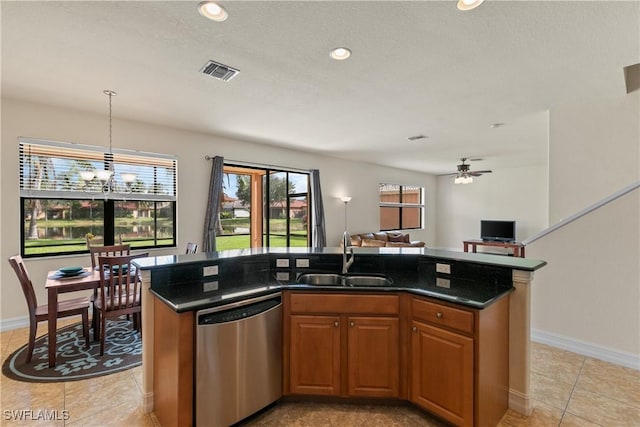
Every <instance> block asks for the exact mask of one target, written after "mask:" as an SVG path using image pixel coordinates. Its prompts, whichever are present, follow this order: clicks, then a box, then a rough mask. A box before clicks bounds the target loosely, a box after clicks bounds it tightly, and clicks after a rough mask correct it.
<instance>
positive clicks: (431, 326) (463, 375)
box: [410, 297, 509, 426]
mask: <svg viewBox="0 0 640 427" xmlns="http://www.w3.org/2000/svg"><path fill="white" fill-rule="evenodd" d="M411 317H412V320H411V357H410V359H411V360H410V365H411V366H410V369H411V386H410V400H411V401H412V402H413V403H415V404H416V405H418V406H421V407H422V408H424V409H426V410H428V411H429V412H432V413H434V414H437V415H439V416H440V417H442V418H444V419H445V420H447V421H450V422H451V423H453V424H455V425H459V426H473V425H476V426H485V425H496V424H497V423H498V422H499V421H500V419H501V418H502V416H503V415H504V413H505V412H506V410H507V407H508V390H509V298H502V299H500V300H498V301H496V302H495V303H494V304H492V305H490V306H488V307H486V308H484V309H482V310H474V309H470V308H461V307H454V306H453V305H451V304H447V303H442V302H439V301H436V300H432V299H429V298H421V297H413V299H412V302H411Z"/></svg>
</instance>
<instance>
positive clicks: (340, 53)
mask: <svg viewBox="0 0 640 427" xmlns="http://www.w3.org/2000/svg"><path fill="white" fill-rule="evenodd" d="M329 56H331V57H332V58H333V59H335V60H336V61H343V60H345V59H347V58H348V57H350V56H351V50H350V49H348V48H346V47H337V48H335V49H333V50H332V51H331V52H330V53H329Z"/></svg>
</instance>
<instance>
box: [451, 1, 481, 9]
mask: <svg viewBox="0 0 640 427" xmlns="http://www.w3.org/2000/svg"><path fill="white" fill-rule="evenodd" d="M482 2H484V0H458V5H457V7H458V10H464V11H466V10H472V9H475V8H476V7H478V6H480V5H481V4H482Z"/></svg>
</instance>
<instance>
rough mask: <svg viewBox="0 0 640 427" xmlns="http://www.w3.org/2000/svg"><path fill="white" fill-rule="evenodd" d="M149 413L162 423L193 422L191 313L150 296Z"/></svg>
mask: <svg viewBox="0 0 640 427" xmlns="http://www.w3.org/2000/svg"><path fill="white" fill-rule="evenodd" d="M153 309H154V310H153V314H154V328H153V412H154V414H155V415H156V417H157V418H158V421H160V424H161V425H163V426H178V427H181V426H184V427H190V426H192V425H193V405H194V398H193V388H194V377H193V376H194V372H195V370H194V354H193V348H194V343H195V320H194V319H195V314H194V312H192V311H187V312H185V313H176V312H175V311H173V310H172V309H171V308H169V307H168V306H167V305H166V304H165V303H163V302H162V301H160V300H159V299H158V298H153Z"/></svg>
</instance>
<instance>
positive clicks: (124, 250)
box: [89, 243, 131, 270]
mask: <svg viewBox="0 0 640 427" xmlns="http://www.w3.org/2000/svg"><path fill="white" fill-rule="evenodd" d="M89 255H90V256H91V268H93V269H94V270H95V269H96V267H97V266H98V257H101V256H122V255H131V245H129V244H128V243H127V244H125V245H107V246H104V245H99V246H93V245H91V246H89Z"/></svg>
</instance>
